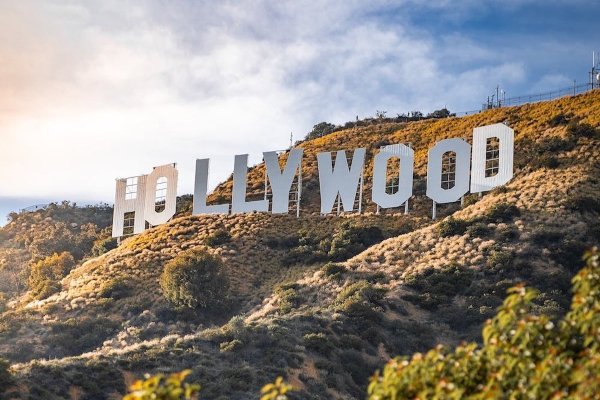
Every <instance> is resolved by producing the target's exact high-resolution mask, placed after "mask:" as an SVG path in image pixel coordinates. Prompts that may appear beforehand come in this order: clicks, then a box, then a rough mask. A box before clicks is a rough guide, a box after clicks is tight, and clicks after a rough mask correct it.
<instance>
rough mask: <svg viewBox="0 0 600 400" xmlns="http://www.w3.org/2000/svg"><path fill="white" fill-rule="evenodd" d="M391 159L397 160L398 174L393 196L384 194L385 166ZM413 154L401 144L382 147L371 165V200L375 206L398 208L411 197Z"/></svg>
mask: <svg viewBox="0 0 600 400" xmlns="http://www.w3.org/2000/svg"><path fill="white" fill-rule="evenodd" d="M392 157H398V158H399V160H398V161H399V162H398V164H399V166H398V167H399V168H400V173H399V176H398V191H397V192H396V193H393V194H388V193H386V191H385V189H386V185H387V164H388V160H389V159H390V158H392ZM414 160H415V152H414V150H413V149H411V148H410V147H408V146H405V145H403V144H396V145H389V146H386V147H384V148H383V149H382V150H381V151H380V152H379V153H377V155H376V156H375V162H374V165H373V192H372V198H373V201H374V202H375V204H377V205H379V206H380V207H381V208H393V207H399V206H400V205H402V204H403V203H405V202H406V200H408V199H409V198H410V196H412V187H413V164H414Z"/></svg>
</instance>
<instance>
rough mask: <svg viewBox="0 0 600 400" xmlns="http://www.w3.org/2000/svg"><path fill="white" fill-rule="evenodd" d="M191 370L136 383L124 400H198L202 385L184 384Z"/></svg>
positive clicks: (155, 376)
mask: <svg viewBox="0 0 600 400" xmlns="http://www.w3.org/2000/svg"><path fill="white" fill-rule="evenodd" d="M191 372H192V371H190V370H189V369H186V370H184V371H181V372H179V373H175V374H171V375H169V376H168V377H165V376H164V375H162V374H158V375H154V376H151V377H149V378H147V379H146V380H143V381H142V380H139V381H136V382H134V384H133V385H131V387H130V393H129V394H128V395H127V396H125V397H123V400H191V399H195V398H197V395H198V392H199V391H200V385H198V384H189V383H183V381H184V380H185V378H186V377H187V376H188V375H189V374H190V373H191Z"/></svg>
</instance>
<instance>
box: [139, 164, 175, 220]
mask: <svg viewBox="0 0 600 400" xmlns="http://www.w3.org/2000/svg"><path fill="white" fill-rule="evenodd" d="M177 176H178V173H177V169H176V168H175V166H174V165H173V164H167V165H161V166H160V167H155V168H154V169H153V170H152V172H151V173H150V174H149V175H148V178H147V180H146V207H145V209H144V219H145V220H146V221H148V223H149V224H150V225H154V226H156V225H160V224H164V223H165V222H167V221H169V220H170V219H171V217H172V216H173V215H175V211H176V203H177ZM160 178H164V179H162V182H161V187H157V183H158V180H159V179H160ZM165 179H166V181H165ZM157 200H158V201H161V202H162V201H164V205H165V208H164V209H163V210H162V211H160V212H157V211H156V204H157Z"/></svg>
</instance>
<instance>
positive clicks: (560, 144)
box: [536, 136, 576, 155]
mask: <svg viewBox="0 0 600 400" xmlns="http://www.w3.org/2000/svg"><path fill="white" fill-rule="evenodd" d="M575 144H576V143H575V141H574V140H573V139H561V138H559V137H556V136H552V137H549V138H545V139H542V140H540V141H539V142H538V143H536V148H537V153H538V155H541V154H544V153H551V154H554V153H559V152H563V151H569V150H573V149H574V148H575Z"/></svg>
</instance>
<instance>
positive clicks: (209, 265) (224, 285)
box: [160, 249, 229, 309]
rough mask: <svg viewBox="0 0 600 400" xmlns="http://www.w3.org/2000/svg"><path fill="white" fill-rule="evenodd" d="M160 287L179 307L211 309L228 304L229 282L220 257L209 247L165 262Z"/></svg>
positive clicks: (188, 252) (185, 253)
mask: <svg viewBox="0 0 600 400" xmlns="http://www.w3.org/2000/svg"><path fill="white" fill-rule="evenodd" d="M160 287H161V289H162V292H163V295H164V296H165V298H166V299H167V300H168V301H169V302H171V303H172V304H173V305H175V307H177V308H191V309H207V308H215V307H222V306H224V305H225V303H226V300H227V292H228V288H229V281H228V279H227V277H226V276H225V274H224V272H223V262H222V261H221V260H220V259H219V258H217V257H215V256H213V255H211V254H209V253H208V252H206V250H203V249H201V250H197V249H194V250H189V251H186V252H184V253H182V254H180V255H178V256H177V257H175V258H174V259H172V260H171V261H169V262H168V263H167V264H166V265H165V269H164V270H163V273H162V275H161V276H160Z"/></svg>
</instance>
